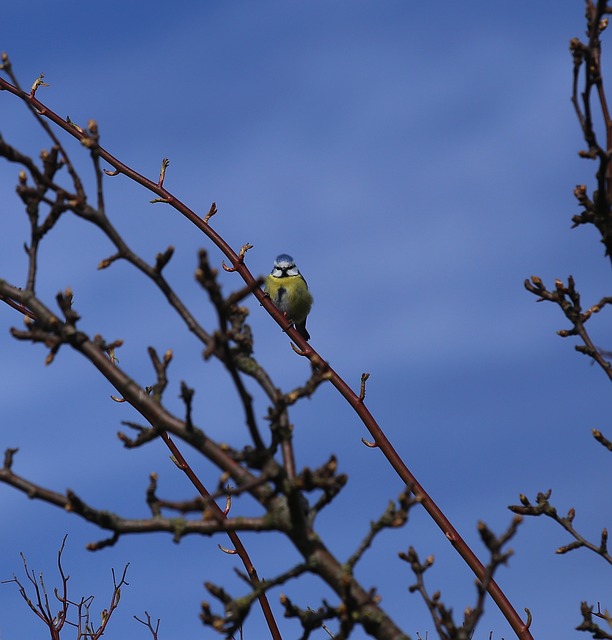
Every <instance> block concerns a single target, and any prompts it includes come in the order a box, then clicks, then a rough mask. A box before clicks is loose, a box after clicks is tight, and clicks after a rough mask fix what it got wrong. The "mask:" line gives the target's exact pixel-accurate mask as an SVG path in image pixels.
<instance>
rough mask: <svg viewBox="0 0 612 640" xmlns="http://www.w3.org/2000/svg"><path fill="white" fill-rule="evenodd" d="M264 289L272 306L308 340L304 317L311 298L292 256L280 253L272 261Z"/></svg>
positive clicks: (309, 306) (308, 311)
mask: <svg viewBox="0 0 612 640" xmlns="http://www.w3.org/2000/svg"><path fill="white" fill-rule="evenodd" d="M264 291H265V293H266V294H267V295H268V296H270V298H271V300H272V302H273V303H274V306H275V307H276V308H277V309H278V310H279V311H282V312H283V313H284V314H285V315H286V316H287V317H288V318H289V320H290V321H291V322H292V323H293V324H294V325H295V328H296V329H297V331H298V333H299V334H300V335H301V336H302V338H304V340H310V334H309V333H308V331H306V318H307V316H308V314H309V313H310V308H311V307H312V303H313V298H312V295H311V293H310V291H308V285H307V284H306V280H304V276H303V275H302V274H301V273H300V270H299V269H298V268H297V267H296V266H295V262H294V260H293V258H292V257H291V256H290V255H288V254H286V253H281V254H280V255H278V256H277V257H276V260H275V261H274V267H273V268H272V272H271V273H270V275H267V276H266V278H265V280H264Z"/></svg>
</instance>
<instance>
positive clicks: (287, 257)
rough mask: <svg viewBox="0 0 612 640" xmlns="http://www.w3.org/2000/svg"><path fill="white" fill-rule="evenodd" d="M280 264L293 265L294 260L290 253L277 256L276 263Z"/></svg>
mask: <svg viewBox="0 0 612 640" xmlns="http://www.w3.org/2000/svg"><path fill="white" fill-rule="evenodd" d="M279 262H288V263H289V264H293V258H292V257H291V256H290V255H289V254H288V253H281V254H280V255H278V256H276V263H279Z"/></svg>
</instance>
